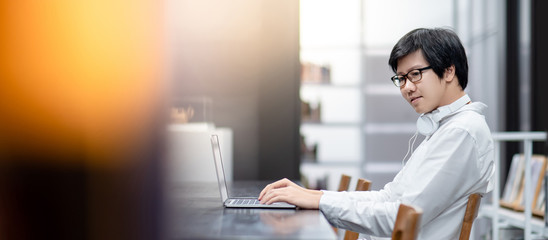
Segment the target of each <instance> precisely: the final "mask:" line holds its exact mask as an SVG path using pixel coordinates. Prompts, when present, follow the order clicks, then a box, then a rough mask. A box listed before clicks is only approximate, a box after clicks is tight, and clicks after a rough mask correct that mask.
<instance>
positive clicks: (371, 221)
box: [320, 171, 401, 237]
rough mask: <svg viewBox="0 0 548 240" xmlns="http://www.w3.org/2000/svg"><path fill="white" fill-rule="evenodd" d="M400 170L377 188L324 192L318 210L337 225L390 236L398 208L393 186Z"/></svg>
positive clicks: (399, 174) (398, 177)
mask: <svg viewBox="0 0 548 240" xmlns="http://www.w3.org/2000/svg"><path fill="white" fill-rule="evenodd" d="M400 179H401V171H400V172H399V173H398V174H397V175H396V177H395V178H394V180H393V181H392V182H390V183H388V184H386V185H385V186H384V188H383V189H382V190H380V191H358V192H333V191H323V195H322V197H321V199H320V211H322V213H323V214H324V215H325V216H326V218H327V220H328V221H329V222H330V223H331V224H333V225H334V226H336V227H338V228H344V229H349V230H352V231H355V232H361V233H366V234H369V235H375V236H379V237H389V236H391V234H392V229H393V226H394V222H395V219H396V214H397V211H398V207H399V204H400V203H399V201H398V200H397V198H398V196H396V194H395V193H394V191H393V186H397V185H398V181H400Z"/></svg>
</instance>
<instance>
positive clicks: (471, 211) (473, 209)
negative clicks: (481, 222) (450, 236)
mask: <svg viewBox="0 0 548 240" xmlns="http://www.w3.org/2000/svg"><path fill="white" fill-rule="evenodd" d="M480 203H481V194H479V193H473V194H471V195H470V197H468V203H467V204H466V211H465V212H464V219H463V220H462V227H461V229H460V237H459V240H468V239H469V238H470V232H471V231H472V224H473V223H474V220H475V219H476V217H477V216H478V209H479V206H480Z"/></svg>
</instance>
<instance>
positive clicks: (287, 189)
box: [259, 178, 323, 209]
mask: <svg viewBox="0 0 548 240" xmlns="http://www.w3.org/2000/svg"><path fill="white" fill-rule="evenodd" d="M322 195H323V192H322V191H317V190H310V189H306V188H303V187H301V186H299V185H297V184H295V183H294V182H292V181H289V180H288V179H287V178H284V179H282V180H279V181H276V182H274V183H271V184H268V185H266V187H265V188H264V189H263V190H262V191H261V194H260V195H259V200H260V201H261V203H262V204H272V203H274V202H287V203H291V204H293V205H296V206H299V207H302V208H307V209H318V208H319V207H320V198H321V196H322Z"/></svg>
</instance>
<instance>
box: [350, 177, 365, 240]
mask: <svg viewBox="0 0 548 240" xmlns="http://www.w3.org/2000/svg"><path fill="white" fill-rule="evenodd" d="M370 187H371V181H369V180H367V179H363V178H359V179H358V183H357V184H356V191H369V188H370ZM359 236H360V234H359V233H357V232H352V231H349V230H346V232H345V233H344V240H356V239H358V237H359Z"/></svg>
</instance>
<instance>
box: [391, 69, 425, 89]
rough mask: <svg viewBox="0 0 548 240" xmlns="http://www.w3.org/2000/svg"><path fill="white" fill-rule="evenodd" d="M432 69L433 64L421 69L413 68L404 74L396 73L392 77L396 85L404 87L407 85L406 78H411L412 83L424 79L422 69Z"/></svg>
mask: <svg viewBox="0 0 548 240" xmlns="http://www.w3.org/2000/svg"><path fill="white" fill-rule="evenodd" d="M428 69H432V67H431V66H428V67H423V68H419V69H413V70H411V71H409V72H408V73H407V74H404V75H395V76H393V77H391V78H390V79H391V80H392V82H393V83H394V85H396V87H403V86H404V85H405V80H409V81H411V82H412V83H415V82H418V81H420V80H421V79H422V71H424V70H428Z"/></svg>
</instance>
